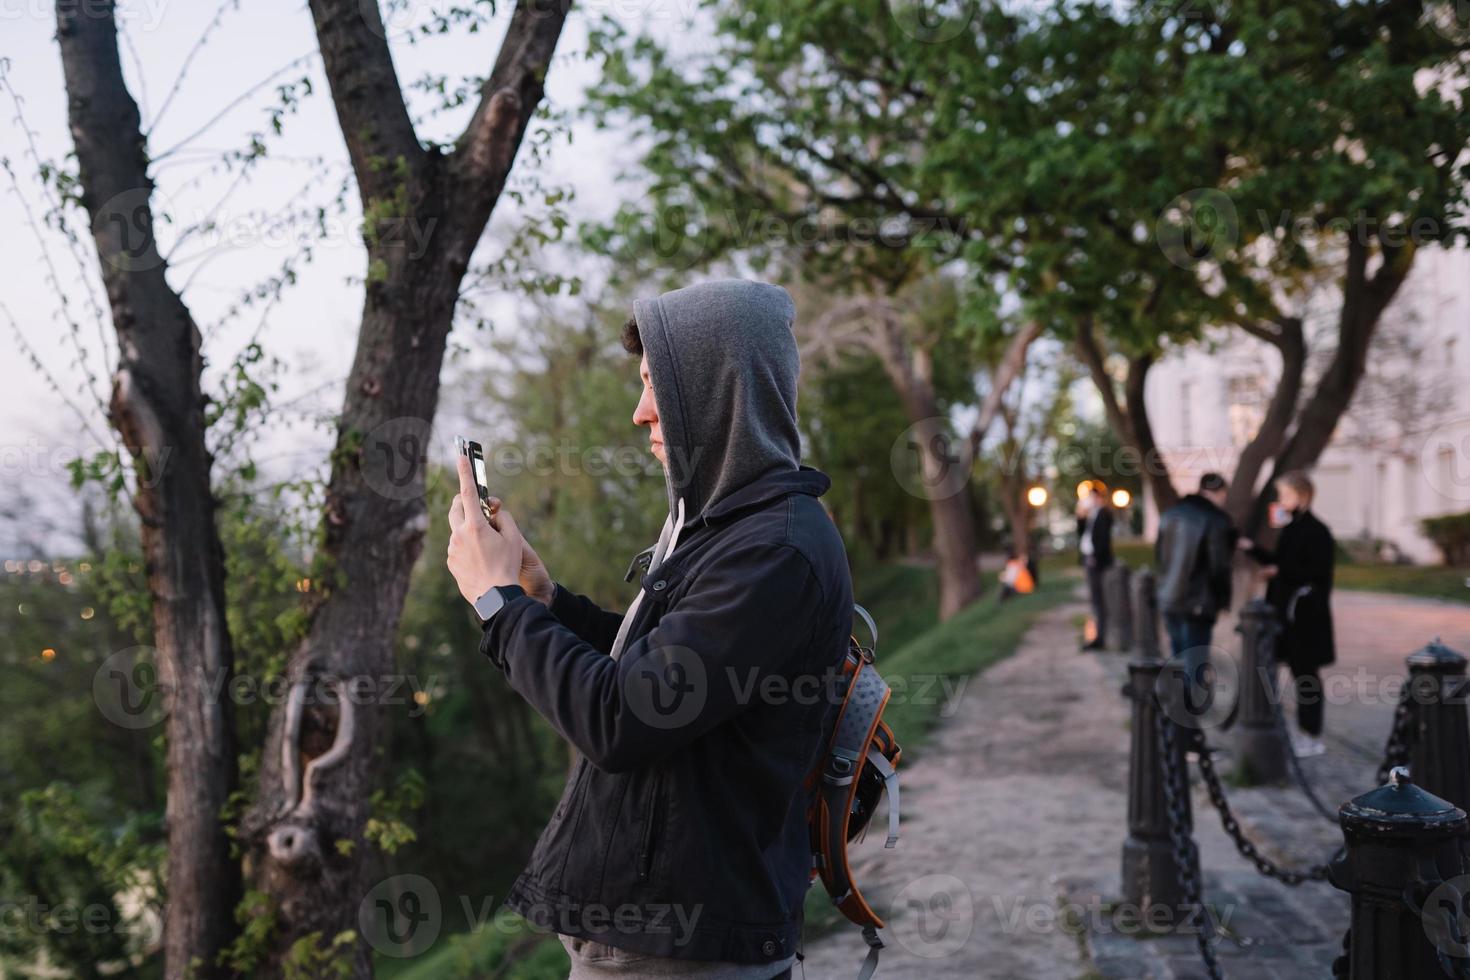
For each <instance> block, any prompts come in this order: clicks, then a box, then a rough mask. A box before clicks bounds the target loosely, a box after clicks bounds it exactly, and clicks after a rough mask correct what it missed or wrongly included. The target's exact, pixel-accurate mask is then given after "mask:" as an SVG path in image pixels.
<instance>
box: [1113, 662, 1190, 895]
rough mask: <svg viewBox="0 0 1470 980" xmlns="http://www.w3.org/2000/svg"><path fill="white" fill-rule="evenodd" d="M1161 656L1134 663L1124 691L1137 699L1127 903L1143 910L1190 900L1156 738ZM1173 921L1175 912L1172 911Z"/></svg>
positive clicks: (1180, 742) (1126, 848)
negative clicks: (1175, 846)
mask: <svg viewBox="0 0 1470 980" xmlns="http://www.w3.org/2000/svg"><path fill="white" fill-rule="evenodd" d="M1164 666H1165V665H1164V663H1163V661H1161V660H1158V659H1153V660H1135V661H1133V662H1132V663H1130V664H1129V665H1128V683H1127V684H1126V685H1125V686H1124V688H1123V692H1124V693H1125V694H1127V695H1128V696H1129V697H1131V698H1132V699H1133V737H1132V741H1131V742H1130V744H1129V748H1128V837H1127V839H1126V840H1124V841H1123V903H1124V905H1126V906H1129V907H1130V908H1131V909H1135V910H1137V911H1138V912H1139V914H1145V913H1146V912H1147V910H1148V909H1150V908H1152V907H1154V906H1157V905H1163V906H1165V907H1167V908H1169V909H1171V910H1175V911H1177V910H1178V909H1179V907H1180V906H1181V904H1183V901H1184V895H1183V893H1182V892H1181V890H1180V888H1179V869H1178V866H1177V865H1176V864H1175V861H1174V851H1173V848H1172V847H1171V846H1170V841H1169V810H1168V805H1167V802H1166V800H1165V797H1164V780H1165V778H1166V776H1165V771H1164V758H1163V754H1162V752H1161V750H1160V747H1159V740H1158V738H1157V737H1156V732H1157V731H1158V729H1157V727H1156V725H1157V716H1158V714H1159V703H1158V699H1157V697H1156V695H1155V691H1156V690H1157V689H1158V685H1159V673H1160V671H1162V670H1163V669H1164ZM1184 741H1185V740H1184V739H1183V738H1182V737H1181V738H1179V739H1176V740H1175V743H1174V744H1175V747H1176V749H1177V755H1178V758H1177V760H1176V761H1177V764H1178V766H1179V768H1180V770H1181V771H1182V770H1183V768H1184V765H1185V759H1184ZM1183 804H1184V813H1185V825H1186V827H1192V826H1193V815H1192V813H1191V810H1190V802H1189V794H1188V793H1186V794H1185V795H1184V801H1183ZM1171 921H1172V915H1171Z"/></svg>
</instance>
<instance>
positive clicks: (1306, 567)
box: [1250, 510, 1337, 670]
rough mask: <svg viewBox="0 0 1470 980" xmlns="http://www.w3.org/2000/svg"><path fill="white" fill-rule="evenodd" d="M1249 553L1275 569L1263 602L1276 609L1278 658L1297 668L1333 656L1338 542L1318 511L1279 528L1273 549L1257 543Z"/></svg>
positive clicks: (1317, 664) (1303, 513) (1301, 514)
mask: <svg viewBox="0 0 1470 980" xmlns="http://www.w3.org/2000/svg"><path fill="white" fill-rule="evenodd" d="M1250 554H1251V557H1252V558H1254V559H1255V560H1256V561H1258V562H1260V563H1261V564H1263V565H1275V566H1276V568H1277V572H1276V574H1275V576H1273V577H1272V578H1271V579H1270V580H1269V581H1268V582H1267V583H1266V600H1267V601H1268V602H1270V603H1271V605H1273V606H1275V607H1276V612H1277V615H1278V616H1279V617H1280V618H1281V625H1282V630H1283V631H1282V634H1281V638H1280V641H1279V642H1278V644H1277V657H1279V658H1280V659H1281V660H1282V662H1284V663H1287V664H1290V665H1291V666H1292V667H1294V668H1296V669H1299V670H1311V669H1313V668H1316V667H1322V666H1325V665H1327V664H1330V663H1332V662H1333V661H1335V660H1336V659H1337V642H1336V639H1335V638H1334V636H1333V631H1332V572H1333V566H1334V565H1335V564H1336V561H1337V544H1336V542H1335V541H1334V540H1333V538H1332V532H1331V531H1329V530H1328V529H1327V525H1326V524H1323V523H1322V522H1321V521H1320V520H1319V519H1318V518H1317V515H1316V514H1313V513H1312V512H1311V511H1309V510H1308V511H1300V512H1298V513H1297V514H1296V516H1295V517H1293V518H1292V521H1291V523H1290V524H1288V525H1286V527H1284V528H1282V529H1281V534H1280V536H1279V537H1278V538H1277V539H1276V547H1275V549H1274V550H1273V549H1268V548H1262V547H1259V546H1257V547H1255V548H1253V549H1251V552H1250Z"/></svg>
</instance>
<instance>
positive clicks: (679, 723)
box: [481, 280, 852, 963]
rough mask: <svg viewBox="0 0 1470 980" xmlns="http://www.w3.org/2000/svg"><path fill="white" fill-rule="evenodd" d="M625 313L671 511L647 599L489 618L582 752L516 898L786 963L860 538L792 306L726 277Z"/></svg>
mask: <svg viewBox="0 0 1470 980" xmlns="http://www.w3.org/2000/svg"><path fill="white" fill-rule="evenodd" d="M633 309H634V316H635V319H636V321H637V325H638V333H639V338H640V340H641V341H642V344H643V347H644V351H645V354H646V356H647V358H648V367H649V374H650V376H651V379H652V386H653V391H654V396H655V398H656V399H657V406H658V413H659V417H660V424H661V426H662V431H663V436H664V440H665V455H666V457H667V459H668V466H667V468H666V472H665V478H666V489H667V491H668V495H669V504H670V518H669V520H668V521H667V522H666V523H665V525H664V534H663V535H661V536H660V539H659V544H658V545H657V546H656V547H655V548H654V549H653V553H652V557H651V558H650V560H649V567H648V571H647V572H646V574H645V575H644V576H643V577H642V579H641V582H640V585H641V591H640V594H639V597H638V598H637V599H636V600H635V601H636V603H637V606H636V609H634V610H633V611H632V612H630V613H628V614H625V615H624V616H619V615H618V614H616V613H613V612H609V611H607V610H604V609H600V608H598V607H597V606H596V605H595V604H593V603H592V602H591V601H590V600H588V599H586V598H585V597H582V596H578V595H573V594H572V593H570V592H568V591H567V590H566V589H564V588H562V587H560V586H558V587H557V588H556V592H555V595H554V597H553V600H552V603H551V606H550V607H549V608H548V607H546V606H543V605H541V604H540V603H539V602H537V601H535V600H534V599H530V598H527V597H525V596H521V597H518V598H514V599H512V600H510V601H509V602H508V603H507V604H506V605H505V606H504V608H502V609H501V611H500V612H499V613H497V614H496V615H495V616H494V617H493V618H492V619H491V621H490V623H489V625H488V626H487V628H486V630H485V633H484V638H483V640H482V644H481V649H482V650H483V651H484V652H485V654H486V655H487V656H488V657H489V658H490V659H491V660H492V661H493V662H494V663H495V664H496V665H497V666H499V667H500V668H501V669H502V670H504V671H505V676H506V678H507V679H508V680H509V682H510V685H511V687H512V688H514V689H515V690H516V691H517V692H518V693H519V694H520V695H521V696H522V697H524V698H525V699H526V701H527V702H529V703H530V704H531V705H532V706H533V707H534V708H535V709H536V710H537V711H538V712H540V714H541V715H542V716H543V717H545V718H546V719H547V720H548V721H549V722H550V723H551V724H552V726H553V727H555V729H556V730H557V731H558V732H559V733H561V735H562V736H563V737H564V738H566V740H567V741H569V742H570V743H571V744H572V745H573V746H575V747H576V748H577V750H578V751H579V752H580V755H581V758H580V759H579V760H578V762H577V765H576V766H575V768H574V770H573V772H572V774H571V776H570V777H569V779H568V782H567V786H566V789H565V791H564V792H563V794H562V798H561V802H560V803H559V804H558V805H557V808H556V810H555V812H554V813H553V814H552V817H551V821H550V822H549V823H548V824H547V826H546V829H545V830H544V831H543V832H542V834H541V838H540V840H539V841H538V842H537V843H536V848H535V850H534V852H533V853H532V855H531V860H530V864H529V865H528V866H527V868H526V869H525V870H524V871H523V872H522V873H521V875H520V877H519V878H518V879H517V880H516V882H515V885H514V886H513V887H512V889H511V892H510V894H509V896H508V898H507V904H509V905H510V907H511V908H513V909H515V910H517V911H518V912H520V913H521V914H522V915H523V916H525V917H526V918H527V919H529V920H531V921H532V922H535V923H537V924H539V925H542V926H544V927H546V928H549V929H551V930H553V931H555V932H557V933H560V934H562V935H567V936H574V937H580V938H584V939H591V940H596V941H598V942H601V943H605V944H607V945H610V946H616V947H621V948H623V949H627V950H632V951H635V952H642V953H649V954H653V955H657V956H665V957H673V958H678V959H691V960H723V961H733V962H740V963H775V962H778V961H780V960H783V959H786V958H788V957H790V956H792V955H793V954H794V953H795V952H796V946H797V941H798V938H799V936H800V930H801V913H802V903H803V899H804V898H805V896H806V891H807V884H808V881H809V877H808V875H809V872H810V868H811V848H810V843H809V840H808V833H807V823H806V806H807V794H806V792H805V789H804V785H803V784H804V781H805V778H806V776H807V774H808V772H810V770H811V768H812V766H813V765H814V764H815V763H816V761H817V757H818V755H819V752H820V748H821V744H820V743H821V735H822V732H823V722H824V719H825V717H826V716H827V714H828V712H829V711H830V710H832V704H831V701H832V699H831V698H830V697H828V696H827V694H828V693H829V691H830V690H831V687H830V685H829V684H827V683H826V682H828V681H830V680H832V679H833V678H834V677H835V675H836V672H837V671H838V670H839V669H840V665H841V662H842V658H843V657H844V656H845V655H846V652H847V640H848V636H849V635H850V633H851V631H852V580H851V578H850V576H849V574H848V567H847V553H846V551H845V549H844V548H843V545H842V538H841V535H840V534H839V533H838V531H837V527H836V526H835V525H834V524H833V523H832V520H831V518H829V517H828V516H827V513H826V511H824V510H823V509H822V505H821V503H820V502H819V501H818V499H817V498H818V497H819V496H821V495H822V494H823V493H825V492H826V490H827V488H828V487H829V486H830V485H831V484H830V481H829V480H828V479H827V477H826V476H825V475H824V474H822V473H819V472H817V471H816V470H813V469H811V468H809V467H804V466H801V465H800V464H799V458H800V448H801V447H800V438H799V436H798V429H797V425H796V380H797V374H798V371H799V361H798V357H797V350H796V339H795V336H794V334H793V332H792V319H793V317H794V315H795V307H794V305H793V304H792V302H791V298H790V296H788V295H787V293H786V291H785V290H784V289H781V288H779V287H777V286H771V285H768V284H764V283H751V282H741V281H735V280H730V281H724V282H711V283H701V284H699V285H697V286H691V287H688V288H686V289H681V290H676V291H675V292H672V293H666V294H665V295H663V296H661V297H659V298H658V299H656V300H639V301H638V302H636V303H635V304H634V308H633ZM675 534H677V538H676V537H675ZM630 608H631V607H630ZM625 619H626V623H624V620H625ZM620 624H622V625H623V628H624V629H625V631H626V632H625V633H624V637H623V645H622V647H621V656H619V657H618V658H616V659H614V658H613V657H612V656H610V655H609V653H610V651H612V650H613V649H614V647H615V646H616V645H617V637H618V633H619V627H620Z"/></svg>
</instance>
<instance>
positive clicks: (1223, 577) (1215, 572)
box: [1154, 493, 1234, 622]
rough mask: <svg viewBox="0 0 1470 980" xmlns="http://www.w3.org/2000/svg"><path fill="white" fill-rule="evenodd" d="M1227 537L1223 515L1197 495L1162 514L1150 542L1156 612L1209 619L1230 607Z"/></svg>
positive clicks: (1230, 544) (1230, 547) (1229, 539)
mask: <svg viewBox="0 0 1470 980" xmlns="http://www.w3.org/2000/svg"><path fill="white" fill-rule="evenodd" d="M1233 538H1234V535H1233V534H1232V533H1231V525H1230V518H1229V516H1228V515H1227V514H1226V513H1225V512H1224V511H1223V510H1221V509H1220V508H1219V507H1216V506H1215V505H1214V504H1213V503H1211V502H1210V501H1209V500H1207V499H1205V498H1204V497H1202V496H1200V495H1199V494H1197V493H1192V494H1190V495H1189V496H1187V497H1185V498H1184V499H1183V500H1181V501H1179V503H1177V504H1175V505H1174V506H1173V507H1170V508H1169V509H1168V510H1167V511H1165V512H1164V516H1163V517H1162V518H1160V519H1159V533H1158V539H1157V540H1156V541H1155V543H1154V555H1155V557H1156V559H1157V561H1158V566H1159V610H1160V612H1163V613H1164V614H1165V615H1173V616H1188V617H1190V618H1191V619H1207V620H1210V621H1211V622H1213V621H1214V620H1215V618H1216V617H1217V616H1219V614H1220V613H1221V611H1223V610H1225V609H1229V608H1230V574H1231V561H1232V558H1233V550H1234V545H1233Z"/></svg>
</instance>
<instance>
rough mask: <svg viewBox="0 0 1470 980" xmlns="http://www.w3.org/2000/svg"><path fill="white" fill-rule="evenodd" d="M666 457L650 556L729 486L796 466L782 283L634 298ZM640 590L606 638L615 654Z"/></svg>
mask: <svg viewBox="0 0 1470 980" xmlns="http://www.w3.org/2000/svg"><path fill="white" fill-rule="evenodd" d="M633 319H634V320H636V321H637V323H638V336H639V339H640V340H641V341H642V342H643V352H644V354H646V355H647V357H648V374H649V377H650V378H651V379H652V381H653V393H654V398H655V399H656V401H657V403H658V415H659V422H660V425H661V427H662V429H663V435H664V454H665V456H666V457H667V459H668V465H667V466H666V467H665V471H664V486H665V490H666V492H667V494H668V498H669V516H668V518H667V520H665V521H664V526H663V530H662V531H661V532H660V533H659V537H658V543H657V544H655V545H654V547H653V554H652V558H651V559H650V560H649V566H648V569H649V571H650V572H652V571H654V570H655V569H657V568H658V567H659V566H660V565H662V564H663V562H664V559H665V558H666V557H668V555H669V553H670V552H672V551H673V550H674V548H675V546H676V545H677V544H678V541H679V534H680V532H681V531H682V530H683V528H684V527H685V526H687V525H689V524H693V523H695V522H696V521H698V520H699V519H700V518H702V517H703V516H704V514H705V512H706V511H708V510H709V508H710V507H712V506H713V505H715V504H717V503H719V502H720V501H721V500H723V499H724V498H725V497H727V496H729V495H730V493H732V492H733V491H736V490H739V489H740V488H741V487H744V486H748V485H749V484H751V483H754V482H755V481H756V480H758V479H760V478H761V477H764V476H769V475H771V474H774V473H779V472H785V471H793V472H794V471H796V470H797V469H799V468H800V467H801V462H800V460H801V436H800V434H799V433H798V431H797V426H796V385H797V379H798V375H799V374H800V373H801V358H800V356H799V354H798V353H797V350H796V336H795V334H794V333H792V323H793V322H794V321H795V319H796V304H795V303H794V302H792V300H791V294H790V293H788V292H786V290H785V289H782V288H781V287H780V286H776V285H773V284H771V283H768V282H753V281H751V280H748V279H720V280H716V281H713V282H702V283H699V284H697V285H694V286H685V287H684V288H683V289H676V290H674V291H673V292H669V293H664V294H663V295H662V296H659V297H657V298H655V299H640V300H636V301H634V303H633ZM642 599H643V594H642V593H641V592H640V593H639V594H638V596H637V597H635V598H634V600H633V604H632V605H631V606H630V607H629V608H628V612H627V614H626V615H625V616H624V617H623V627H622V629H620V630H619V631H618V636H617V640H616V641H615V642H614V643H613V648H612V656H613V658H614V659H616V658H617V657H619V656H621V655H622V652H623V646H624V645H625V644H626V643H627V639H628V629H629V628H630V627H631V625H632V623H633V620H634V614H635V613H636V612H637V611H638V606H639V605H640V603H641V602H642Z"/></svg>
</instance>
